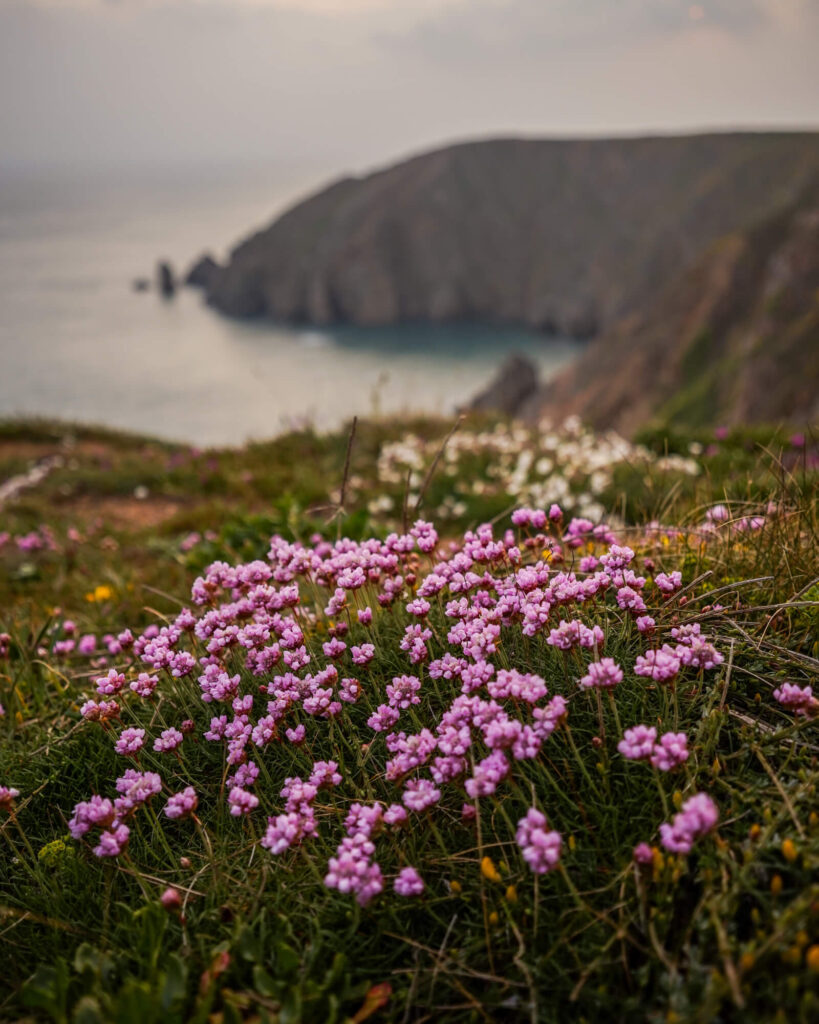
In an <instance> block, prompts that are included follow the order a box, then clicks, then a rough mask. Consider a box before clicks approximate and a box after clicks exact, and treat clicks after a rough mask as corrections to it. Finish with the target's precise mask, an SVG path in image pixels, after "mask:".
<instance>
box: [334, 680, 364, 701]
mask: <svg viewBox="0 0 819 1024" xmlns="http://www.w3.org/2000/svg"><path fill="white" fill-rule="evenodd" d="M338 695H339V698H340V699H341V700H343V701H345V702H346V703H347V704H355V702H356V701H357V700H358V698H359V697H360V696H361V683H359V681H358V680H357V679H342V680H341V685H340V686H339V688H338Z"/></svg>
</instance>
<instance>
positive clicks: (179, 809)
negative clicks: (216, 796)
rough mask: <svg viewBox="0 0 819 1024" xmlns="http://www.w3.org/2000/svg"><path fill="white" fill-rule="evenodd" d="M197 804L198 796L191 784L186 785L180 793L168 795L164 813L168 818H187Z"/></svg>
mask: <svg viewBox="0 0 819 1024" xmlns="http://www.w3.org/2000/svg"><path fill="white" fill-rule="evenodd" d="M198 804H199V797H198V796H197V795H196V790H195V789H194V788H193V786H187V787H186V788H185V789H183V790H182V792H181V793H174V794H173V795H172V796H169V797H168V802H167V803H166V804H165V814H166V815H167V816H168V817H169V818H187V817H188V816H189V815H191V814H193V813H194V811H195V810H196V808H197V806H198Z"/></svg>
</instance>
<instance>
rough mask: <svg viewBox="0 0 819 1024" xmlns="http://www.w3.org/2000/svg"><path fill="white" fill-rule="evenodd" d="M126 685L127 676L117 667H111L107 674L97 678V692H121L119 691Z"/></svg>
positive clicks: (107, 693)
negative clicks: (118, 670)
mask: <svg viewBox="0 0 819 1024" xmlns="http://www.w3.org/2000/svg"><path fill="white" fill-rule="evenodd" d="M123 686H125V676H124V675H123V674H122V673H121V672H117V670H116V669H115V668H112V669H109V671H108V675H107V676H102V677H101V678H100V679H98V680H97V693H100V694H103V695H104V696H109V695H110V694H113V693H119V691H120V690H121V689H122V688H123Z"/></svg>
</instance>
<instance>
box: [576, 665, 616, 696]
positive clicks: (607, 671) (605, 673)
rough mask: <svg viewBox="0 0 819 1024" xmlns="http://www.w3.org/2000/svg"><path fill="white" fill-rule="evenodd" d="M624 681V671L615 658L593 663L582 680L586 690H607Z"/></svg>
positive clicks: (581, 682)
mask: <svg viewBox="0 0 819 1024" xmlns="http://www.w3.org/2000/svg"><path fill="white" fill-rule="evenodd" d="M622 681H623V670H622V669H621V668H620V666H619V665H618V664H617V663H616V662H615V660H614V658H601V659H600V661H593V662H592V663H591V664H590V665H589V670H588V672H587V674H586V675H585V676H583V678H582V679H581V680H580V685H581V686H582V687H583V688H584V689H607V688H610V687H612V686H616V685H617V684H618V683H622Z"/></svg>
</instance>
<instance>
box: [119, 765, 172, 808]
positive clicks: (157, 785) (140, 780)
mask: <svg viewBox="0 0 819 1024" xmlns="http://www.w3.org/2000/svg"><path fill="white" fill-rule="evenodd" d="M115 786H116V790H117V792H118V793H119V794H120V796H119V797H118V798H117V800H116V801H115V807H116V811H117V815H119V816H123V815H126V814H130V813H131V812H132V811H134V810H136V808H137V807H139V806H141V805H142V804H144V803H147V802H148V801H149V800H150V799H151V797H153V796H156V795H157V793H159V792H160V790H161V789H162V779H161V778H160V777H159V775H157V773H156V772H138V771H135V770H134V769H133V768H129V769H128V770H127V771H126V772H125V773H124V774H123V775H122V776H120V778H118V779H117V781H116V783H115Z"/></svg>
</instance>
